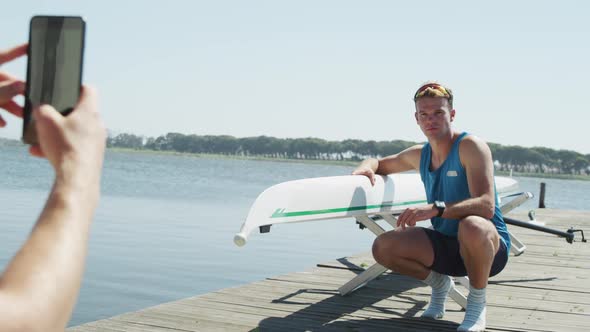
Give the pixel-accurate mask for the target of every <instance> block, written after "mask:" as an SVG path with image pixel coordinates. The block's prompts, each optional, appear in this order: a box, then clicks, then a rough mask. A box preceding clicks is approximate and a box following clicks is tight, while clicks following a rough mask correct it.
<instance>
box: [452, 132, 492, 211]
mask: <svg viewBox="0 0 590 332" xmlns="http://www.w3.org/2000/svg"><path fill="white" fill-rule="evenodd" d="M459 156H460V158H461V163H462V164H463V167H465V172H466V173H467V183H468V184H469V191H470V194H471V198H469V199H466V200H463V201H460V202H454V203H453V202H450V203H447V204H446V205H447V208H446V209H445V212H444V213H443V215H442V217H443V218H447V219H461V218H464V217H466V216H472V215H476V216H480V217H483V218H486V219H492V217H493V216H494V213H495V206H496V203H495V202H496V201H495V190H494V164H493V161H492V152H491V151H490V148H489V147H488V145H487V144H486V143H485V142H484V141H482V140H481V139H479V138H477V137H475V136H467V137H465V139H463V140H462V141H461V143H460V145H459Z"/></svg>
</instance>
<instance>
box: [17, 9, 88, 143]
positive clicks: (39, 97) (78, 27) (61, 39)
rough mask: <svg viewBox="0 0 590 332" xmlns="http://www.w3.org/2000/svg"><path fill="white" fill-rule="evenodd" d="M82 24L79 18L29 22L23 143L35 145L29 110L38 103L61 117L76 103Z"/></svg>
mask: <svg viewBox="0 0 590 332" xmlns="http://www.w3.org/2000/svg"><path fill="white" fill-rule="evenodd" d="M84 31H85V23H84V20H83V19H82V18H81V17H63V16H35V17H33V18H32V19H31V26H30V34H29V51H28V65H27V83H26V92H25V109H24V122H23V141H24V142H25V143H29V144H34V143H37V135H36V132H35V128H34V127H35V126H34V124H33V119H32V117H31V112H32V110H33V109H34V108H35V107H37V106H39V105H42V104H49V105H51V106H53V107H54V108H55V109H56V110H57V111H58V112H60V113H62V114H63V115H67V114H69V113H70V112H71V111H72V110H73V108H74V107H75V106H76V103H77V102H78V98H79V97H80V87H81V84H82V61H83V54H84Z"/></svg>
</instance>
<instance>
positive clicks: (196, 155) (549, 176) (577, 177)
mask: <svg viewBox="0 0 590 332" xmlns="http://www.w3.org/2000/svg"><path fill="white" fill-rule="evenodd" d="M2 146H11V147H20V146H22V147H24V146H25V145H24V144H23V143H22V142H20V141H18V140H9V139H2V138H0V147H2ZM107 150H108V151H113V152H124V153H144V154H158V155H174V156H188V157H193V158H208V159H233V160H254V161H272V162H280V163H302V164H319V165H337V166H350V167H351V168H352V167H355V166H357V165H358V164H359V163H360V161H350V160H317V159H287V158H271V157H261V156H239V155H224V154H215V153H190V152H177V151H162V150H160V151H157V150H147V149H130V148H117V147H110V148H107ZM351 171H352V169H351ZM495 174H496V175H502V176H508V175H510V172H508V171H499V170H496V171H495ZM512 176H519V177H530V178H542V179H561V180H582V181H590V176H586V175H573V174H552V173H523V172H512Z"/></svg>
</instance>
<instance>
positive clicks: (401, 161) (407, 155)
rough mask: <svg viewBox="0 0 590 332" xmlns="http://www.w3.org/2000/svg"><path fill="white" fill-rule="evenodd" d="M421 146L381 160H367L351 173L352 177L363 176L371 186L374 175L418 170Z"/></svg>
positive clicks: (373, 181)
mask: <svg viewBox="0 0 590 332" xmlns="http://www.w3.org/2000/svg"><path fill="white" fill-rule="evenodd" d="M421 151H422V145H414V146H412V147H409V148H407V149H405V150H403V151H401V152H400V153H398V154H394V155H391V156H388V157H385V158H382V159H376V158H368V159H365V160H363V162H361V164H360V165H359V166H358V167H357V168H356V169H355V170H354V171H353V172H352V174H353V175H364V176H366V177H368V178H369V180H370V181H371V185H374V184H375V174H381V175H387V174H392V173H399V172H405V171H409V170H412V169H419V168H420V153H421Z"/></svg>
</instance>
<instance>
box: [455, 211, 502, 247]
mask: <svg viewBox="0 0 590 332" xmlns="http://www.w3.org/2000/svg"><path fill="white" fill-rule="evenodd" d="M457 236H458V240H459V243H461V246H465V245H467V246H469V245H481V244H482V243H484V242H488V241H489V242H491V243H494V244H497V243H498V241H499V235H498V232H497V231H496V228H495V227H494V224H493V223H492V222H491V221H490V220H487V219H484V218H482V217H478V216H468V217H465V218H463V219H461V220H460V221H459V231H458V235H457ZM494 246H496V245H494Z"/></svg>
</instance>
